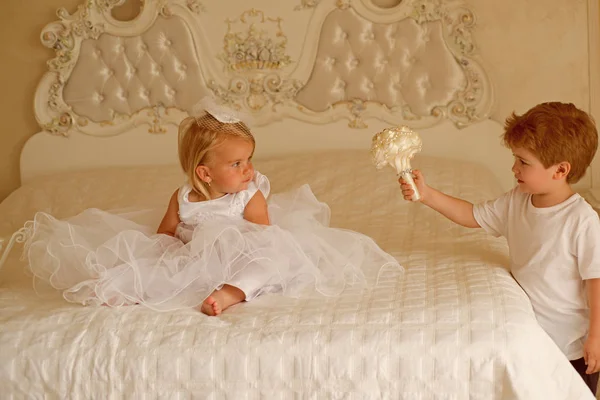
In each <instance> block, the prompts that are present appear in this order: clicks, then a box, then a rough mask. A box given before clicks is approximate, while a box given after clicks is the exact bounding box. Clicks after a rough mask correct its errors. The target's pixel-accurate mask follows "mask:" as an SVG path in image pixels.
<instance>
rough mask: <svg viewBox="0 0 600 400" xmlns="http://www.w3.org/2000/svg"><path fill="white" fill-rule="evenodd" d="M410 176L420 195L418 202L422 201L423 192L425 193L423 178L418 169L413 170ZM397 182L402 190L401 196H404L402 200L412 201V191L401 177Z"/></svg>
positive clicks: (425, 186)
mask: <svg viewBox="0 0 600 400" xmlns="http://www.w3.org/2000/svg"><path fill="white" fill-rule="evenodd" d="M412 174H413V180H414V181H415V185H416V186H417V190H418V191H419V194H420V195H421V198H420V199H419V200H418V201H423V199H424V198H425V192H426V191H427V185H426V184H425V177H424V176H423V174H422V173H421V171H419V170H418V169H415V170H413V172H412ZM398 182H399V183H400V189H402V195H403V196H404V200H409V201H412V197H413V194H415V192H414V190H413V189H412V188H411V186H410V185H409V184H408V182H406V181H405V180H404V179H403V178H402V177H400V178H399V179H398Z"/></svg>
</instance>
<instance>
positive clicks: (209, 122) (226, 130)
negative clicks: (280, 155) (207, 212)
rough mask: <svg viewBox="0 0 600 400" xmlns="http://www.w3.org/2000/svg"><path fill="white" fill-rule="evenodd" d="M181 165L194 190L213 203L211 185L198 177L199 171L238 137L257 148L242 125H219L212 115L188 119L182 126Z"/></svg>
mask: <svg viewBox="0 0 600 400" xmlns="http://www.w3.org/2000/svg"><path fill="white" fill-rule="evenodd" d="M178 136H179V163H180V164H181V168H182V169H183V171H184V172H185V174H186V175H187V178H188V181H189V183H190V185H191V186H192V189H193V190H194V191H196V192H197V193H198V194H201V195H202V196H204V197H205V198H206V199H210V195H209V192H208V184H207V183H206V182H204V181H203V180H201V179H200V178H199V177H198V174H196V168H197V167H198V166H199V165H203V164H205V163H206V161H207V160H208V158H209V156H210V152H211V150H213V149H214V148H215V147H217V146H218V145H219V144H221V143H222V142H223V141H224V140H225V139H227V138H231V137H235V138H241V139H244V140H247V141H248V142H250V143H252V146H253V147H254V145H255V142H254V136H252V133H251V132H250V129H249V128H248V126H247V125H246V124H245V123H243V122H232V123H226V122H220V121H219V120H217V119H216V118H215V117H213V116H212V115H210V114H209V113H205V114H204V115H202V116H200V117H187V118H186V119H184V120H183V121H181V124H179V135H178Z"/></svg>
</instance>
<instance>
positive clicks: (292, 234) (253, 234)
mask: <svg viewBox="0 0 600 400" xmlns="http://www.w3.org/2000/svg"><path fill="white" fill-rule="evenodd" d="M159 213H160V212H159ZM158 215H159V214H157V212H135V213H109V212H105V211H101V210H98V209H88V210H85V211H84V212H82V213H81V214H79V215H77V216H75V217H72V218H69V219H66V220H57V219H56V218H54V217H52V216H51V215H49V214H46V213H42V212H39V213H37V214H36V215H35V218H34V220H33V221H30V222H29V223H28V224H29V225H30V227H31V229H32V235H31V236H30V238H29V240H28V241H27V242H26V243H25V248H24V257H25V258H26V259H27V261H28V264H29V267H30V269H31V272H32V273H33V274H34V276H35V279H36V281H37V283H38V284H39V283H40V282H41V283H45V284H50V285H51V286H52V287H53V288H54V289H58V290H60V291H62V293H63V296H64V298H65V299H66V300H67V301H70V302H74V303H81V304H84V305H101V304H104V305H109V306H120V305H131V304H141V305H144V306H147V307H149V308H152V309H155V310H159V311H168V310H176V309H181V308H189V307H195V306H198V305H200V304H202V302H203V301H204V300H205V299H206V298H207V297H208V296H209V295H210V294H211V293H212V292H213V291H214V290H216V289H219V288H221V287H222V286H223V285H224V284H229V285H232V286H235V287H238V288H239V289H241V290H242V291H243V292H244V293H245V294H246V300H248V301H249V300H252V299H253V298H255V297H256V296H259V295H261V294H264V293H281V294H283V295H286V296H294V297H296V296H301V295H302V293H304V292H305V291H314V290H316V291H318V292H320V293H321V294H323V295H326V296H335V295H337V294H339V293H341V292H342V291H343V290H344V288H345V287H346V286H347V285H360V286H367V285H369V284H372V283H370V282H369V280H368V279H367V278H366V277H365V271H366V270H370V271H374V270H379V269H381V268H398V269H400V270H401V269H402V267H401V266H400V265H398V263H397V261H396V260H395V259H394V258H393V257H392V256H390V255H389V254H387V253H385V252H384V251H383V250H381V249H380V248H379V247H378V246H377V244H376V243H375V242H374V241H373V240H372V239H371V238H369V237H367V236H365V235H362V234H360V233H357V232H353V231H348V230H342V229H335V228H330V227H328V225H329V208H328V206H327V205H326V204H324V203H320V202H319V201H318V200H317V199H316V198H315V197H314V195H313V194H312V192H311V191H310V188H309V187H308V185H304V186H302V187H300V188H299V189H296V190H293V191H290V192H286V193H282V194H275V195H273V196H271V198H270V200H269V216H270V219H271V224H272V225H270V226H263V225H257V224H253V223H250V222H247V221H245V220H235V221H234V220H231V219H227V220H225V219H215V220H211V221H208V222H206V223H204V224H202V225H200V226H197V227H195V228H188V227H185V226H182V225H180V227H178V233H179V234H178V236H179V237H181V238H184V240H181V239H180V238H179V237H171V236H168V235H162V234H156V233H155V230H156V224H150V223H148V222H147V221H148V220H157V216H158ZM160 216H162V215H160ZM145 221H146V222H145Z"/></svg>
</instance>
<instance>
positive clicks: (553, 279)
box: [400, 102, 600, 394]
mask: <svg viewBox="0 0 600 400" xmlns="http://www.w3.org/2000/svg"><path fill="white" fill-rule="evenodd" d="M504 144H505V145H506V146H507V147H509V148H510V149H511V150H512V152H513V155H514V157H515V162H514V164H513V167H512V171H513V173H514V175H515V178H516V180H517V186H516V187H515V188H514V189H513V190H511V191H510V192H508V193H506V194H504V195H502V196H501V197H499V198H498V199H496V200H491V201H487V202H484V203H481V204H477V205H473V204H471V203H469V202H467V201H465V200H461V199H457V198H454V197H451V196H448V195H446V194H444V193H442V192H440V191H438V190H435V189H433V188H431V187H429V186H427V185H426V184H425V180H424V178H423V175H422V174H421V173H420V172H419V171H414V178H415V183H416V186H417V189H418V190H419V191H420V193H421V199H420V201H421V202H422V203H423V204H425V205H427V206H429V207H431V208H433V209H434V210H436V211H438V212H439V213H441V214H443V215H444V216H445V217H447V218H449V219H450V220H452V221H453V222H455V223H457V224H460V225H462V226H465V227H469V228H479V227H482V228H484V229H485V230H486V231H487V232H489V233H491V234H492V235H494V236H504V237H505V238H506V239H507V241H508V246H509V253H510V269H511V273H512V275H513V276H514V278H515V279H516V281H517V282H518V283H519V284H520V285H521V287H522V288H523V290H524V291H525V292H526V293H527V295H528V296H529V298H530V300H531V303H532V305H533V309H534V312H535V314H536V318H537V320H538V322H539V324H540V325H541V327H542V328H543V329H544V330H545V331H546V332H547V333H548V335H549V336H550V337H551V338H552V339H553V340H554V342H556V344H557V345H558V346H559V347H560V349H561V350H562V351H563V353H564V354H565V355H566V356H567V358H568V359H569V360H570V361H571V364H572V365H573V367H574V368H575V369H576V370H577V372H578V373H579V374H580V375H581V376H582V377H583V379H584V381H585V382H586V384H587V385H588V386H589V387H590V389H591V390H592V392H593V393H594V394H595V393H596V386H597V382H598V371H599V370H600V279H598V278H600V220H599V219H598V215H597V213H596V212H595V211H594V210H593V209H592V207H591V206H590V205H589V204H587V203H586V202H585V200H584V199H583V198H582V197H581V196H579V195H578V194H576V193H575V192H574V191H573V189H572V188H571V184H573V183H575V182H577V181H579V180H580V179H581V177H582V176H583V175H584V174H585V171H586V169H587V167H588V166H589V165H590V163H591V162H592V159H593V157H594V154H595V153H596V149H597V147H598V132H597V131H596V127H595V125H594V122H593V121H592V119H591V118H590V116H589V115H587V114H586V113H585V112H583V111H581V110H579V109H577V108H576V107H575V106H574V105H573V104H564V103H557V102H555V103H543V104H539V105H537V106H535V107H533V108H532V109H531V110H529V111H527V112H526V113H525V114H524V115H521V116H517V115H515V114H514V113H513V114H512V116H510V117H509V118H508V119H507V120H506V123H505V133H504ZM400 184H401V188H402V194H403V195H404V198H405V199H406V200H411V199H412V195H413V193H414V192H413V191H412V189H411V188H410V186H409V185H408V184H406V182H405V181H404V180H402V179H400ZM586 365H587V368H586Z"/></svg>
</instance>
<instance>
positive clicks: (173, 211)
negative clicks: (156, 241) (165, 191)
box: [156, 189, 181, 236]
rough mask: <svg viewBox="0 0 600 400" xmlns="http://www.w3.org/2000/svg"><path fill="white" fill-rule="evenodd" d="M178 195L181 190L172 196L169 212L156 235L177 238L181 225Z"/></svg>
mask: <svg viewBox="0 0 600 400" xmlns="http://www.w3.org/2000/svg"><path fill="white" fill-rule="evenodd" d="M177 193H179V189H177V190H176V191H175V193H173V195H172V196H171V200H169V206H168V207H167V212H166V213H165V216H164V217H163V219H162V221H161V222H160V225H159V226H158V230H157V231H156V233H162V234H165V235H169V236H175V230H176V229H177V225H179V223H180V222H181V220H180V219H179V202H178V201H177Z"/></svg>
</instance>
